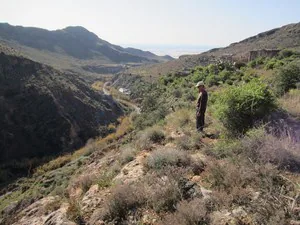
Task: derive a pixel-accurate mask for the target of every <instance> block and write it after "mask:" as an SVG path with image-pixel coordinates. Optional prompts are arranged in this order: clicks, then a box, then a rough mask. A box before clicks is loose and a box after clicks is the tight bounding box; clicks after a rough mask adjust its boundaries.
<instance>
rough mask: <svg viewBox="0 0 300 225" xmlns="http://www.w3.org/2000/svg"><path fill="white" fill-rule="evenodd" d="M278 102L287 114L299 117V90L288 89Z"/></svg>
mask: <svg viewBox="0 0 300 225" xmlns="http://www.w3.org/2000/svg"><path fill="white" fill-rule="evenodd" d="M279 102H280V105H281V106H282V108H283V109H285V110H286V111H287V112H288V113H289V114H291V115H292V116H295V117H297V118H299V119H300V90H296V89H294V90H290V91H289V92H288V93H287V94H285V95H284V96H283V97H282V98H281V99H280V100H279Z"/></svg>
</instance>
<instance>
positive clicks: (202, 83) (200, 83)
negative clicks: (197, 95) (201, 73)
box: [196, 81, 204, 87]
mask: <svg viewBox="0 0 300 225" xmlns="http://www.w3.org/2000/svg"><path fill="white" fill-rule="evenodd" d="M200 86H204V82H203V81H199V82H198V83H197V84H196V87H200Z"/></svg>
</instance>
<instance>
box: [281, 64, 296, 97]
mask: <svg viewBox="0 0 300 225" xmlns="http://www.w3.org/2000/svg"><path fill="white" fill-rule="evenodd" d="M275 82H276V83H275V85H276V90H277V93H278V94H280V95H282V94H284V93H286V92H288V91H289V90H290V89H292V88H296V87H297V83H298V82H300V66H299V65H298V63H296V62H295V63H290V64H288V65H286V66H284V67H283V68H281V69H280V71H279V72H278V73H277V74H276V81H275Z"/></svg>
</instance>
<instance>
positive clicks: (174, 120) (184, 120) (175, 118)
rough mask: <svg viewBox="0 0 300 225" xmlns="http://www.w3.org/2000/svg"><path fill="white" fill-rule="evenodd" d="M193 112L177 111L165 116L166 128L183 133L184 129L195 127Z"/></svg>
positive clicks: (186, 110)
mask: <svg viewBox="0 0 300 225" xmlns="http://www.w3.org/2000/svg"><path fill="white" fill-rule="evenodd" d="M194 117H195V112H194V111H192V110H189V109H179V110H177V111H176V112H174V113H171V114H169V115H168V116H167V118H166V121H167V127H169V128H171V129H172V130H177V131H184V129H185V128H189V130H190V129H192V127H195V118H194Z"/></svg>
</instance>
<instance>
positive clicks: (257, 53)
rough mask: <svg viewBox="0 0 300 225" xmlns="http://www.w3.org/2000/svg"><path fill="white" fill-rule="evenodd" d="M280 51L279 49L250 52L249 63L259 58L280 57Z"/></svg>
mask: <svg viewBox="0 0 300 225" xmlns="http://www.w3.org/2000/svg"><path fill="white" fill-rule="evenodd" d="M279 52H280V50H277V49H260V50H253V51H250V52H249V58H248V61H252V60H254V59H256V58H258V57H270V58H271V57H275V56H276V55H278V53H279Z"/></svg>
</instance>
